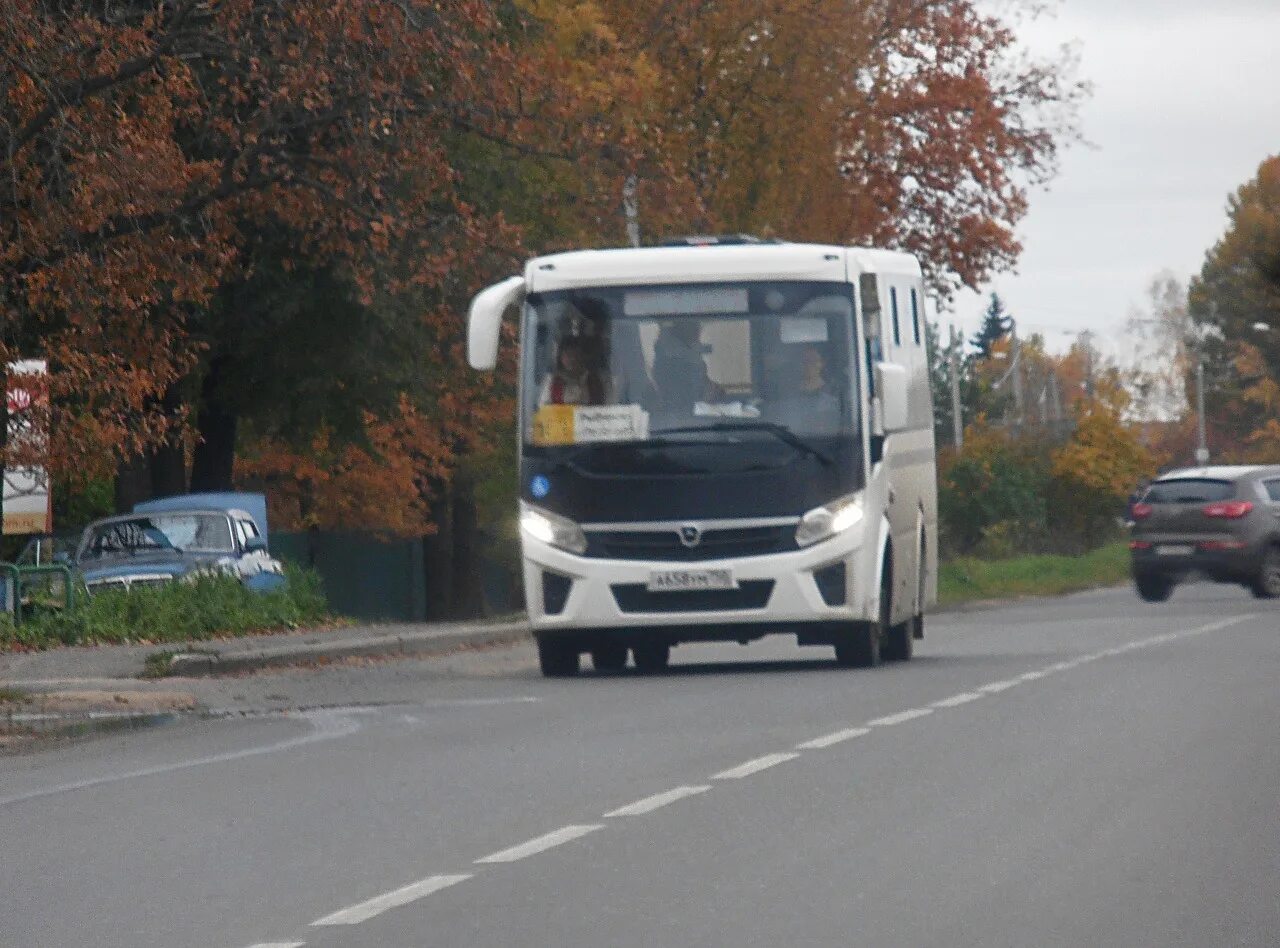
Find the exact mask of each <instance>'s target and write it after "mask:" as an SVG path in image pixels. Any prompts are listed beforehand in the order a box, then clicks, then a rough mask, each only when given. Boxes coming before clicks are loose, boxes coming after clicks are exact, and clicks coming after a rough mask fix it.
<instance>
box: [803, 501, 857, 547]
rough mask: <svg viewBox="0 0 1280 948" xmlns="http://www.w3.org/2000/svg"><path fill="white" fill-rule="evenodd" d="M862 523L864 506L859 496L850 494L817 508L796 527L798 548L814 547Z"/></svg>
mask: <svg viewBox="0 0 1280 948" xmlns="http://www.w3.org/2000/svg"><path fill="white" fill-rule="evenodd" d="M861 522H862V504H861V502H860V499H859V497H858V495H857V494H849V495H847V496H845V497H841V498H840V499H839V500H833V501H831V503H829V504H823V505H822V506H821V507H815V508H814V509H813V510H810V511H809V512H808V513H807V514H805V515H804V516H803V517H801V518H800V523H799V524H798V525H797V526H796V546H799V547H801V548H803V547H806V546H813V545H814V544H815V543H821V542H822V541H823V540H829V539H831V538H832V537H834V536H838V535H839V534H841V533H845V532H846V531H849V530H852V529H853V528H854V527H856V526H857V525H858V524H860V523H861Z"/></svg>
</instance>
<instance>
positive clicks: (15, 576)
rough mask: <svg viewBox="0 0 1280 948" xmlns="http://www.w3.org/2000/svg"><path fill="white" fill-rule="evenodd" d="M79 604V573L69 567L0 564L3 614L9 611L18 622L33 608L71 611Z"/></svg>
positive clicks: (0, 599) (58, 565)
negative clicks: (77, 581) (77, 598)
mask: <svg viewBox="0 0 1280 948" xmlns="http://www.w3.org/2000/svg"><path fill="white" fill-rule="evenodd" d="M75 601H76V582H75V574H74V573H73V572H72V571H71V568H70V567H69V566H66V565H64V564H62V563H52V564H48V565H44V566H15V565H14V564H12V563H0V612H8V613H9V614H10V615H12V616H13V621H14V622H15V623H20V622H22V617H23V614H24V612H28V611H30V610H31V609H35V608H40V607H44V608H50V609H70V608H71V607H72V606H73V605H75Z"/></svg>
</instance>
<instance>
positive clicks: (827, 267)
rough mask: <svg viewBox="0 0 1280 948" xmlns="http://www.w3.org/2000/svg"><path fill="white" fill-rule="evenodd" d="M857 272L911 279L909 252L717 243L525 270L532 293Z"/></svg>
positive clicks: (563, 258) (540, 261)
mask: <svg viewBox="0 0 1280 948" xmlns="http://www.w3.org/2000/svg"><path fill="white" fill-rule="evenodd" d="M858 273H883V274H895V275H899V276H907V277H915V278H918V277H920V275H921V271H920V264H919V262H918V261H917V260H916V258H915V257H913V256H912V255H911V254H907V253H898V252H896V251H891V250H872V249H868V248H861V247H852V248H851V247H837V246H831V245H823V244H784V243H783V244H766V243H762V244H728V245H725V244H721V245H716V244H712V245H708V246H675V247H641V248H634V249H633V248H625V249H618V250H575V251H570V252H568V253H559V254H553V255H550V256H546V257H536V258H534V259H533V260H530V261H529V263H528V264H527V266H526V268H525V282H526V285H527V286H528V288H529V292H531V293H545V292H548V291H552V290H565V289H575V288H578V287H586V286H633V285H638V284H646V283H715V282H721V281H725V282H729V281H737V280H787V281H794V280H811V281H814V282H837V281H839V282H843V281H845V280H849V279H851V278H852V277H854V276H855V275H856V274H858Z"/></svg>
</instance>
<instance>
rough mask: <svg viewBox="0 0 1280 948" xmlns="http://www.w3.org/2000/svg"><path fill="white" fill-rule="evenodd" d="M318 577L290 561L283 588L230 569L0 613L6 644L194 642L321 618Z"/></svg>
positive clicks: (0, 639) (0, 646)
mask: <svg viewBox="0 0 1280 948" xmlns="http://www.w3.org/2000/svg"><path fill="white" fill-rule="evenodd" d="M330 618H331V617H330V615H329V610H328V605H327V604H326V602H325V598H324V594H323V592H322V591H321V588H320V579H319V577H318V576H317V575H316V574H315V573H313V572H309V571H302V570H293V569H290V570H288V572H287V575H286V582H285V584H284V586H283V587H282V588H281V589H279V590H274V591H272V592H265V593H259V592H252V591H250V590H248V589H246V588H245V587H244V586H243V585H241V583H240V581H239V580H237V579H235V578H234V577H230V576H204V577H201V578H199V579H197V580H195V581H194V582H189V583H187V582H177V583H170V584H169V585H167V586H158V587H153V588H145V587H140V588H138V589H132V590H127V591H126V590H106V591H103V592H100V593H98V594H96V595H94V596H85V595H81V596H79V597H77V600H76V603H75V605H74V606H72V607H71V608H70V609H56V610H55V609H46V610H41V611H39V612H36V613H35V614H33V615H30V616H28V617H26V618H25V619H24V621H23V622H22V624H21V625H18V626H15V625H14V624H13V622H12V621H10V620H9V618H8V617H7V616H0V651H5V650H14V649H45V648H52V647H54V646H58V645H119V644H126V643H141V644H156V643H168V642H195V641H201V640H203V639H211V638H215V637H224V636H238V635H250V634H253V633H256V632H272V631H280V630H283V629H295V628H298V627H300V626H307V625H316V624H320V623H323V622H325V621H328V620H329V619H330Z"/></svg>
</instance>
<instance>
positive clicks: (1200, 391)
mask: <svg viewBox="0 0 1280 948" xmlns="http://www.w3.org/2000/svg"><path fill="white" fill-rule="evenodd" d="M1196 463H1197V464H1208V463H1209V444H1208V442H1207V441H1206V439H1205V425H1204V356H1203V355H1202V354H1201V353H1200V352H1199V350H1197V351H1196Z"/></svg>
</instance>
